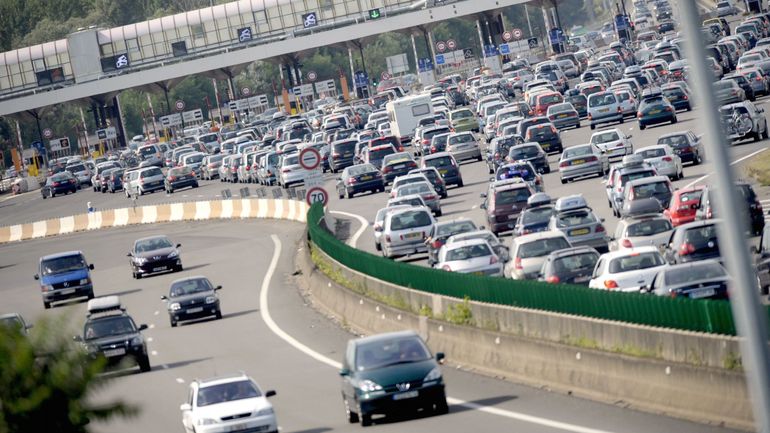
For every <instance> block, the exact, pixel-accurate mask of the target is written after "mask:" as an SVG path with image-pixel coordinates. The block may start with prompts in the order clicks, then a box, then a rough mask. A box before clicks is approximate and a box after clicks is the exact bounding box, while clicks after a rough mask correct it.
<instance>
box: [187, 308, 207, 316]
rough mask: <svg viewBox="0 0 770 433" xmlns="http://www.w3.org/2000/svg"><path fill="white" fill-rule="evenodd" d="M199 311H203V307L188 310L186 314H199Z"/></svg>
mask: <svg viewBox="0 0 770 433" xmlns="http://www.w3.org/2000/svg"><path fill="white" fill-rule="evenodd" d="M201 311H203V307H195V308H190V309H188V310H187V312H188V313H190V314H193V313H200V312H201Z"/></svg>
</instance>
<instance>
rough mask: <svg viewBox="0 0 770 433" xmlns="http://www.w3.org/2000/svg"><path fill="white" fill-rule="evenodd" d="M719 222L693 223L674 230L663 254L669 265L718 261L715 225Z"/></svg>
mask: <svg viewBox="0 0 770 433" xmlns="http://www.w3.org/2000/svg"><path fill="white" fill-rule="evenodd" d="M719 221H720V220H706V221H693V222H691V223H687V224H682V225H680V226H677V227H676V228H675V229H674V232H673V233H672V234H671V238H669V241H668V245H667V247H666V250H665V252H664V256H665V258H666V261H668V263H669V264H672V265H674V264H678V263H687V262H694V261H698V260H706V259H717V260H719V259H720V254H719V240H718V239H717V224H718V223H719Z"/></svg>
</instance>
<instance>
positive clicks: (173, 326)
mask: <svg viewBox="0 0 770 433" xmlns="http://www.w3.org/2000/svg"><path fill="white" fill-rule="evenodd" d="M168 320H169V323H171V327H172V328H176V320H174V319H168Z"/></svg>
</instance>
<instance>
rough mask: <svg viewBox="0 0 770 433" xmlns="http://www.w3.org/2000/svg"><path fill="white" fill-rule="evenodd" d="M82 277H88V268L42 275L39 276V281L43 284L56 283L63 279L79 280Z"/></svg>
mask: <svg viewBox="0 0 770 433" xmlns="http://www.w3.org/2000/svg"><path fill="white" fill-rule="evenodd" d="M83 278H88V268H81V269H76V270H74V271H68V272H64V273H60V274H51V275H44V276H42V277H40V281H41V282H42V283H43V284H58V283H62V282H64V281H72V280H80V279H83Z"/></svg>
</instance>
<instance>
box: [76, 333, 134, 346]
mask: <svg viewBox="0 0 770 433" xmlns="http://www.w3.org/2000/svg"><path fill="white" fill-rule="evenodd" d="M139 336H141V335H140V334H139V333H138V332H129V333H126V334H121V335H109V336H106V337H101V338H94V339H91V340H86V341H85V343H86V344H87V345H89V346H103V345H105V344H119V345H123V344H124V343H125V342H126V341H129V342H130V341H131V340H133V339H134V338H135V337H139Z"/></svg>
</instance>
